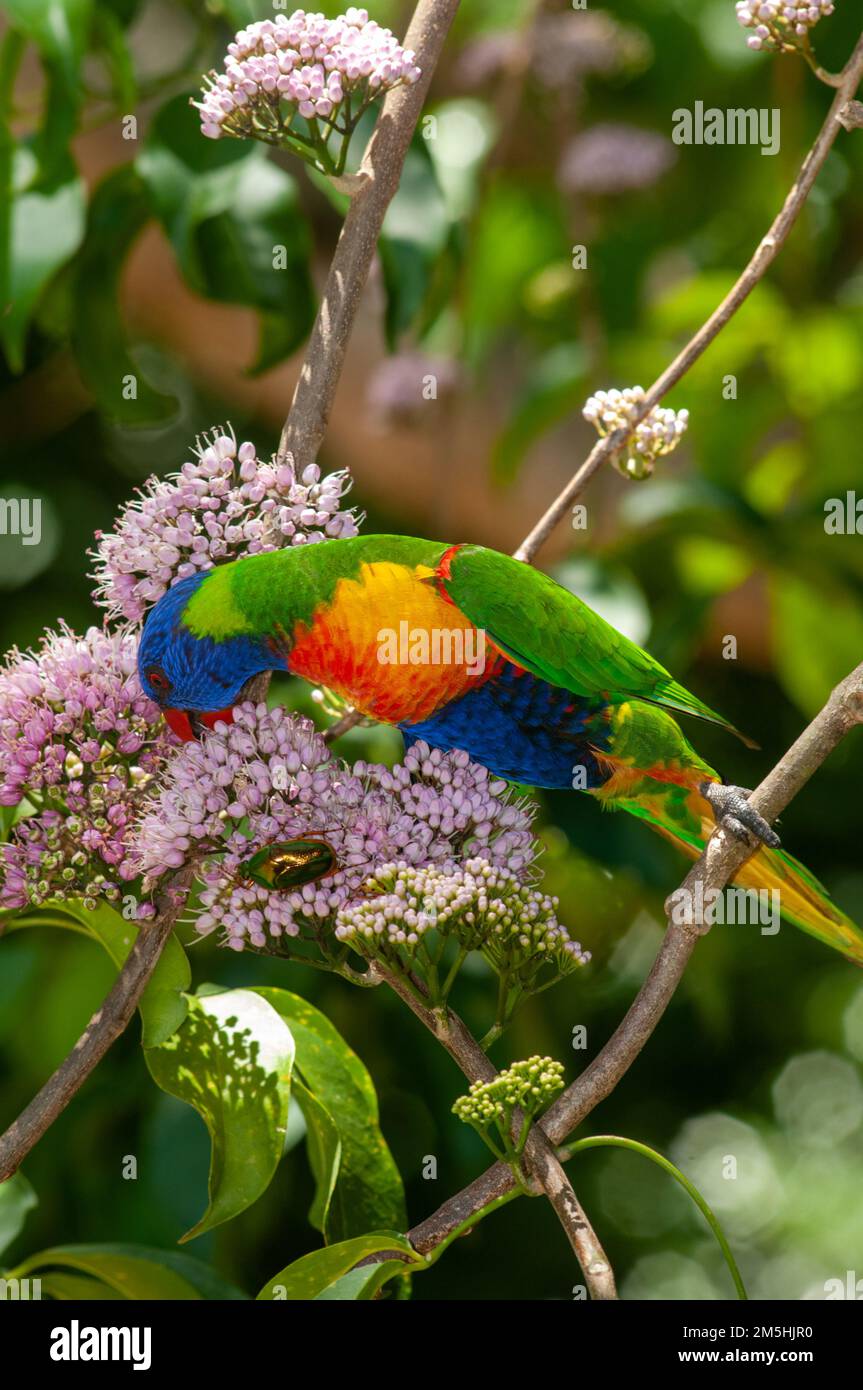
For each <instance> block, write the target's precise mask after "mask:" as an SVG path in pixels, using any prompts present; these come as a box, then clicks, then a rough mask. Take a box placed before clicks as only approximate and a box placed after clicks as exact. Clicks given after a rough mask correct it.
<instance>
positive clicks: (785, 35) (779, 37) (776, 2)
mask: <svg viewBox="0 0 863 1390" xmlns="http://www.w3.org/2000/svg"><path fill="white" fill-rule="evenodd" d="M835 8H836V6H835V3H834V0H739V3H738V5H737V6H736V9H737V22H738V24H742V25H743V28H744V29H753V30H754V31H755V32H754V33H753V34H751V35H750V37H749V38H748V39H747V40H746V42H747V43H748V44H749V47H750V48H755V49H762V48H766V49H772V50H774V52H775V51H777V50H778V51H780V52H793V51H794V50H796V49H797V48H799V46H800V42H801V40H803V41H808V38H809V31H810V29H812V28H813V26H814V25H816V24H817V23H818V21H819V19H826V18H827V16H828V15H831V14H832V13H833V11H834V9H835Z"/></svg>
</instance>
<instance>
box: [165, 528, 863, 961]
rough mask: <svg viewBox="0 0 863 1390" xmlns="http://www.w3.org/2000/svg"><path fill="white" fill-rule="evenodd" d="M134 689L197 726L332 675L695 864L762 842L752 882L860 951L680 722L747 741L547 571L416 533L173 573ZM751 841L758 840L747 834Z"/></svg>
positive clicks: (513, 774) (355, 697)
mask: <svg viewBox="0 0 863 1390" xmlns="http://www.w3.org/2000/svg"><path fill="white" fill-rule="evenodd" d="M138 669H139V675H140V680H141V684H142V686H143V688H144V690H145V692H146V693H147V695H149V696H150V698H152V699H153V700H154V701H155V702H156V703H157V704H158V705H159V706H160V707H161V709H162V712H163V714H164V716H165V718H166V720H167V722H168V723H169V725H170V726H171V728H173V729H174V731H175V732H176V733H178V734H179V735H180V736H181V737H182V738H185V739H193V738H195V737H197V736H198V735H199V734H201V733H202V732H203V731H204V729H206V728H212V727H213V726H214V725H215V724H216V723H217V722H218V721H219V720H224V721H226V722H228V723H229V722H230V721H231V711H232V709H233V707H234V706H235V705H237V704H239V703H240V702H241V701H242V700H243V699H245V698H247V697H248V693H249V691H250V687H251V685H252V682H254V680H255V678H256V677H259V676H260V675H261V674H262V673H264V672H268V671H282V672H287V673H289V674H292V675H296V676H300V677H302V678H304V679H305V680H307V681H310V682H312V683H313V684H315V685H321V686H325V687H327V688H328V689H329V690H331V691H333V692H335V693H336V694H337V695H339V696H341V697H342V698H343V699H344V700H345V701H347V702H348V703H349V704H350V705H351V706H352V707H353V708H354V709H355V710H357V711H358V712H359V713H361V714H363V715H366V716H369V717H371V718H372V719H374V720H376V721H379V722H383V723H387V724H391V725H394V726H396V727H397V728H398V729H399V730H400V732H401V734H402V736H403V738H404V741H405V745H406V747H410V746H411V745H412V744H414V743H416V742H417V741H418V740H422V741H424V742H425V743H426V744H427V745H428V746H430V747H431V748H437V749H441V750H443V751H445V752H450V751H453V750H460V751H462V752H464V753H466V754H467V755H468V756H469V757H470V758H471V759H472V760H473V761H474V762H477V763H480V764H482V765H483V766H484V767H486V768H487V769H488V770H489V772H490V773H492V774H493V775H494V776H496V777H500V778H502V779H504V780H506V781H509V782H514V783H520V784H524V785H528V786H532V787H536V788H563V789H577V790H583V791H585V792H586V793H588V794H589V795H591V796H592V797H593V798H594V799H595V800H596V801H598V802H599V804H600V806H601V807H603V808H604V809H606V810H622V811H626V812H628V813H629V814H631V815H633V816H636V817H638V818H639V819H640V820H642V821H644V822H645V823H646V824H647V825H649V826H650V827H651V828H652V829H654V830H656V831H658V832H659V833H660V834H661V835H663V836H664V837H665V838H666V839H667V840H669V841H671V842H672V843H673V844H675V845H676V846H678V847H679V848H680V849H681V850H682V851H683V852H684V853H685V854H687V855H688V856H689V857H690V858H692V859H695V858H697V857H698V855H699V854H700V853H701V851H702V849H703V848H704V845H705V843H706V841H707V840H708V839H709V838H710V835H711V833H712V832H713V830H714V829H715V827H716V824H717V823H721V824H723V825H724V826H725V827H726V828H727V829H729V830H730V831H731V832H732V833H734V834H735V835H737V836H740V837H743V838H748V836H749V835H751V836H754V840H755V844H756V848H755V850H754V852H753V854H752V855H751V857H750V858H749V859H748V860H747V862H746V863H745V864H744V865H743V867H742V868H741V869H740V871H739V872H738V874H737V876H736V878H735V880H734V881H735V883H736V884H737V885H738V886H740V887H742V888H744V889H752V888H754V889H768V890H770V889H773V890H779V902H780V904H781V911H782V913H783V915H784V916H785V917H786V918H787V919H788V920H790V921H791V922H792V923H794V924H795V925H796V926H798V927H800V928H802V929H803V930H804V931H806V932H809V933H810V934H811V935H812V936H814V937H816V938H818V939H819V940H820V941H822V942H824V943H826V944H827V945H829V946H832V947H834V948H835V949H837V950H839V951H841V952H843V953H844V954H845V955H846V956H847V957H848V958H849V959H851V960H852V961H854V962H855V963H856V964H858V965H860V964H863V933H861V932H860V930H859V928H858V927H857V925H856V924H855V923H854V922H853V921H852V920H851V919H850V918H848V917H847V916H846V915H845V914H844V913H843V912H841V911H840V910H839V909H838V908H837V907H836V906H835V905H834V904H833V902H832V901H831V899H830V897H829V895H828V893H827V891H826V889H825V888H824V887H823V886H822V885H821V884H820V883H819V882H818V880H817V879H816V878H815V877H814V876H813V875H812V874H811V873H810V872H809V870H808V869H806V868H805V867H804V866H803V865H802V864H800V863H798V861H797V860H796V859H793V858H792V857H791V855H790V854H788V853H786V852H785V850H783V849H782V848H781V847H780V840H779V837H778V835H777V834H776V832H775V831H774V830H773V829H772V827H771V826H770V825H769V824H768V823H767V822H766V821H765V820H764V819H763V818H762V817H761V816H760V815H759V814H758V813H757V812H756V811H755V809H754V807H752V806H751V805H750V804H749V801H748V796H749V793H748V792H747V791H746V790H745V789H744V788H741V787H737V786H733V785H728V784H727V783H726V782H724V781H723V779H722V777H721V776H720V775H719V774H718V773H717V772H715V771H714V770H713V768H712V767H711V766H710V765H709V764H708V763H707V762H705V761H704V759H702V758H701V757H700V756H699V754H698V753H697V752H696V751H695V749H694V748H693V747H692V745H691V744H690V743H689V741H688V739H687V738H686V736H685V734H684V732H683V729H682V728H681V726H680V724H679V722H678V719H679V718H680V717H681V716H683V717H692V718H693V719H695V720H703V721H707V722H708V723H711V724H714V725H718V726H719V727H721V728H723V729H725V730H727V731H728V732H729V733H731V734H735V735H737V736H738V737H739V738H741V739H742V740H743V741H744V743H748V744H749V745H750V746H752V747H754V746H756V745H754V744H752V743H751V740H748V739H746V737H745V736H744V735H743V734H741V733H740V732H739V730H737V729H735V728H734V726H733V725H732V724H730V723H729V722H728V721H727V720H726V719H724V718H723V717H722V715H721V714H717V713H716V712H715V711H714V710H713V709H711V708H710V706H708V705H706V704H704V703H703V702H702V701H701V700H700V699H699V698H698V697H697V696H696V695H693V694H691V693H690V691H688V690H687V689H686V688H685V687H684V686H683V685H681V684H679V683H678V682H677V681H676V680H675V679H674V678H673V676H672V675H670V674H669V672H668V671H667V670H666V669H665V668H664V667H663V666H662V665H660V663H659V662H658V661H656V660H655V659H654V658H653V657H652V656H650V655H649V653H647V652H646V651H644V650H642V648H641V647H639V646H638V645H637V644H636V643H635V642H633V641H631V640H630V639H629V638H627V637H626V636H624V635H623V634H622V633H620V632H618V631H617V630H616V629H615V628H614V627H612V626H611V625H610V624H609V623H608V622H606V621H605V619H603V618H602V617H601V616H600V615H599V614H598V613H596V612H594V611H593V610H592V609H591V608H590V607H589V606H588V605H587V604H586V603H584V602H583V601H582V600H581V599H580V598H579V597H578V596H577V595H575V594H573V593H571V592H570V591H569V590H568V589H565V588H564V587H562V586H561V585H560V584H558V583H557V582H556V581H555V580H553V579H552V578H551V577H550V576H548V575H546V574H544V573H543V572H542V571H540V570H538V569H535V568H534V567H533V566H532V565H529V564H525V563H524V562H522V561H520V560H517V559H515V558H513V557H511V556H508V555H504V554H502V553H500V552H498V551H495V550H492V549H489V548H487V547H485V546H481V545H473V544H469V543H462V544H456V545H450V544H447V543H444V542H440V541H429V540H423V539H420V538H417V537H410V536H395V535H365V536H353V537H344V538H339V539H331V540H322V541H319V542H315V543H313V544H305V545H295V546H290V547H286V548H284V549H281V550H272V551H267V552H263V553H260V554H256V555H248V556H245V557H242V558H240V559H236V560H232V561H229V562H226V563H223V564H219V565H216V566H215V567H213V568H211V569H208V570H205V571H202V572H199V573H197V574H194V575H190V576H188V577H186V578H183V579H180V580H178V581H177V582H175V583H174V585H173V586H172V587H171V588H169V589H168V590H167V591H166V592H165V593H164V594H163V595H162V596H161V598H160V599H159V600H158V601H157V602H156V603H155V604H154V606H153V607H152V608H151V609H150V611H149V613H148V615H147V617H146V620H145V623H144V627H143V631H142V633H141V640H140V644H139V649H138ZM750 843H752V841H750Z"/></svg>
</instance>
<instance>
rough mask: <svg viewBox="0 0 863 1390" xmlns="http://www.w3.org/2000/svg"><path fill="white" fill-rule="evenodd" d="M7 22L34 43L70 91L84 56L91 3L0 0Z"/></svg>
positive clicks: (64, 0)
mask: <svg viewBox="0 0 863 1390" xmlns="http://www.w3.org/2000/svg"><path fill="white" fill-rule="evenodd" d="M0 9H3V10H5V11H6V13H7V15H8V16H9V22H10V24H11V25H12V26H13V28H15V29H17V30H18V31H19V33H22V34H26V35H27V38H28V39H31V40H32V42H33V43H35V44H36V46H37V48H38V49H39V51H40V53H41V54H42V56H43V58H46V59H47V60H48V61H49V62H51V63H53V64H54V65H55V66H56V67H57V68H58V69H59V70H60V71H61V72H62V73H63V75H64V78H65V80H66V82H67V84H68V86H69V87H70V88H72V87H74V86H75V84H76V83H77V81H78V69H79V67H80V65H81V59H82V58H83V56H84V48H85V46H86V42H87V31H88V28H89V24H90V15H91V13H92V0H0Z"/></svg>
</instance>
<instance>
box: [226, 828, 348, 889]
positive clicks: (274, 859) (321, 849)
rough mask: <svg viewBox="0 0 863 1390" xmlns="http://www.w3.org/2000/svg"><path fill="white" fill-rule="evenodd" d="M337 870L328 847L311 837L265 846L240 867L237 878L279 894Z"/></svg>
mask: <svg viewBox="0 0 863 1390" xmlns="http://www.w3.org/2000/svg"><path fill="white" fill-rule="evenodd" d="M338 867H339V861H338V857H337V855H336V852H335V850H334V849H333V847H332V845H330V844H328V843H327V841H326V840H323V839H318V838H317V837H316V836H314V835H305V836H303V838H302V839H297V840H281V841H279V842H277V843H276V844H272V845H265V846H264V848H263V849H259V850H258V852H257V854H253V855H252V857H251V858H250V859H247V860H246V861H245V863H243V864H241V865H240V869H239V876H240V878H245V879H251V880H252V882H253V883H259V884H260V885H261V887H262V888H275V889H277V890H279V891H281V892H285V891H287V890H288V889H294V888H302V887H303V885H304V884H306V883H316V882H317V881H318V879H321V878H327V877H329V875H330V874H334V873H335V872H336V870H337V869H338Z"/></svg>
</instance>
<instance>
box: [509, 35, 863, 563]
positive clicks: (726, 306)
mask: <svg viewBox="0 0 863 1390" xmlns="http://www.w3.org/2000/svg"><path fill="white" fill-rule="evenodd" d="M861 80H863V35H861V37H860V38H859V39H858V41H857V46H856V48H855V49H854V52H853V53H852V55H851V57H850V58H849V60H848V62H847V63H846V65H845V67H844V68H843V70H842V73H841V75H840V81H839V86H838V90H837V92H836V96H835V97H834V99H833V102H832V105H831V107H830V110H829V112H828V114H827V119H826V120H825V122H824V124H823V126H822V127H821V130H820V131H819V132H818V135H817V137H816V139H815V143H814V145H813V146H812V148H811V149H810V151H809V153H808V154H807V156H806V158H805V160H804V161H803V164H802V166H801V169H800V172H799V174H798V175H797V178H796V179H795V181H794V186H793V187H792V189H791V192H790V193H789V194H788V197H787V198H786V199H785V203H784V204H783V207H782V211H781V212H780V213H779V216H778V217H777V218H776V219H775V221H774V222H773V225H772V226H771V228H770V230H769V232H768V233H767V235H766V236H765V237H764V238H763V239H762V241H761V242H759V244H758V247H757V248H756V251H755V254H754V255H753V257H752V259H751V260H750V262H749V264H748V265H747V267H746V269H745V270H744V272H743V274H742V275H741V276H740V278H739V279H738V281H737V283H736V284H735V285H734V287H733V289H731V290H730V291H729V293H728V294H727V295H726V296H725V298H724V299H723V301H722V303H721V304H720V305H719V307H718V308H717V309H715V310H714V311H713V313H712V314H711V315H710V318H709V319H708V320H707V322H706V323H704V324H702V326H701V328H699V330H698V332H697V333H696V334H695V336H694V337H693V338H691V339H690V341H689V342H688V343H687V344H686V347H685V348H683V350H682V351H681V352H679V353H678V355H677V357H675V359H674V361H673V362H672V363H671V364H670V365H669V366H668V367H666V369H665V371H664V372H663V373H662V375H661V376H659V377H657V379H656V381H654V383H653V385H652V386H651V387H650V388H649V390H648V391H647V392H646V394H645V397H644V400H643V401H642V403H641V405H640V407H639V410H638V414H637V416H634V417H633V422H632V423H633V425H634V424H636V423H637V422H638V421H639V420H642V419H643V418H644V417H645V415H648V414H649V413H650V411H651V410H652V409H653V407H654V406H655V405H658V403H659V402H660V401H661V400H662V398H663V396H665V395H666V394H667V393H668V392H669V391H670V390H671V388H672V387H673V386H676V384H677V382H678V381H680V379H681V377H683V376H685V375H686V373H687V372H688V371H689V369H690V367H691V366H692V365H693V363H695V362H697V360H698V358H699V357H700V356H701V355H702V353H703V352H704V351H705V349H706V348H708V347H709V346H710V344H711V343H712V342H713V340H714V338H715V337H716V336H717V334H718V333H720V332H721V331H722V329H723V328H724V327H725V325H726V324H727V323H728V321H729V320H730V319H731V318H733V317H734V315H735V314H736V313H737V310H738V309H739V308H740V306H741V305H742V304H743V303H745V301H746V300H747V299H748V297H749V295H750V294H751V293H752V291H753V290H754V289H755V286H756V285H757V284H758V282H759V281H760V280H761V279H762V278H763V277H764V275H765V274H766V272H767V270H768V269H769V267H770V266H771V265H772V264H773V262H774V260H775V259H776V257H777V256H778V254H779V252H780V251H781V250H782V247H783V246H784V245H785V242H786V240H787V238H788V234H789V232H790V231H791V229H792V227H793V226H794V224H795V222H796V221H797V218H798V217H799V215H800V213H801V211H802V209H803V206H804V204H805V202H806V199H807V198H808V197H809V194H810V192H811V190H812V186H813V184H814V183H815V180H816V178H817V177H818V174H819V172H820V170H821V168H822V166H823V164H824V161H825V160H826V158H827V156H828V154H829V153H830V151H831V149H832V148H833V143H834V141H835V139H836V137H837V135H838V134H839V131H840V130H841V129H842V128H843V126H844V125H845V122H846V121H848V120H850V119H853V108H851V107H850V103H851V99H852V97H853V96H854V93H855V92H856V91H857V88H858V87H859V85H860V82H861ZM631 430H632V425H627V426H626V427H625V428H623V429H619V430H615V431H614V433H613V434H609V435H607V436H606V438H605V439H600V440H598V442H597V443H596V444H595V445H594V447H593V448H592V449H591V451H590V453H589V454H588V456H587V458H586V459H585V460H584V463H583V464H582V465H581V467H580V468H579V469H578V471H577V472H576V473H575V474H574V475H573V477H572V478H570V480H569V482H568V483H567V485H566V487H565V488H564V489H563V491H562V492H561V493H560V494H559V496H557V497H556V498H555V500H554V501H553V502H552V504H551V506H550V507H549V508H548V510H547V512H546V513H545V515H544V516H542V517H541V518H540V520H539V521H538V522H537V524H536V525H535V526H534V528H533V530H532V531H531V532H530V534H529V535H528V536H527V537H526V538H525V539H524V540H523V541H522V543H521V545H520V546H519V547H518V550H516V552H515V558H516V559H517V560H525V561H528V562H529V561H531V560H532V559H533V557H534V556H535V555H536V552H537V551H538V550H539V548H540V546H542V545H544V543H545V542H546V541H547V540H548V537H549V536H550V535H551V533H552V531H553V530H554V528H555V526H556V525H557V524H558V522H559V521H561V520H562V519H563V517H564V516H565V515H566V513H567V512H568V511H569V508H570V507H571V506H572V504H573V502H574V501H575V500H576V498H577V497H578V496H580V494H581V492H582V490H583V489H584V487H585V485H586V484H587V483H588V482H589V480H590V479H591V478H592V477H593V475H594V473H596V472H597V471H598V470H599V469H600V468H601V467H602V465H603V464H604V463H605V462H606V460H608V459H611V458H613V457H614V455H615V454H616V453H617V452H618V451H619V450H620V449H622V448H623V446H624V445H625V444H626V441H627V439H628V438H629V435H630V433H631Z"/></svg>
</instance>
